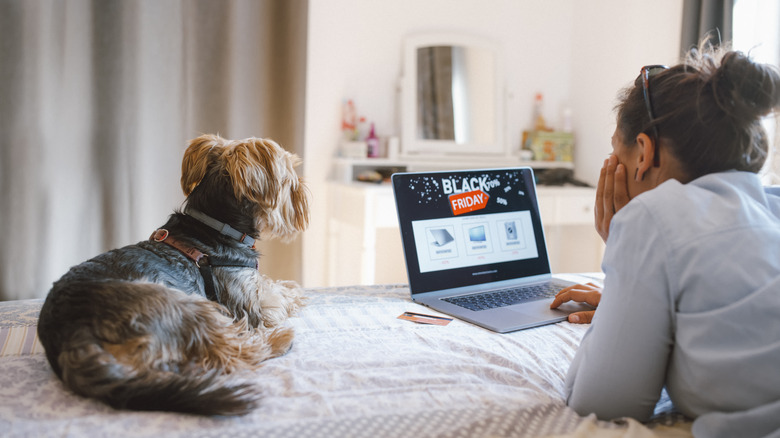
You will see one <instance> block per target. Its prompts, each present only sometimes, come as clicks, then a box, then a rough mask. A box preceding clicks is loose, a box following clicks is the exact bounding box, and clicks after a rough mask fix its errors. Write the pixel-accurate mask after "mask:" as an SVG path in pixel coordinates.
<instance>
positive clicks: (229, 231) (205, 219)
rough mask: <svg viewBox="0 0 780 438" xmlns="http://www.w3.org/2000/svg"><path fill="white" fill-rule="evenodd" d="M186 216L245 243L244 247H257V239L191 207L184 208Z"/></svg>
mask: <svg viewBox="0 0 780 438" xmlns="http://www.w3.org/2000/svg"><path fill="white" fill-rule="evenodd" d="M184 214H186V215H187V216H190V217H192V218H193V219H195V220H197V221H198V222H200V223H202V224H204V225H207V226H209V227H211V228H213V229H215V230H217V231H219V232H220V233H222V234H224V235H226V236H228V237H232V238H234V239H236V240H238V241H239V242H241V243H243V244H244V245H246V246H248V247H250V248H254V247H255V239H253V238H252V237H251V236H249V235H247V234H246V233H242V232H241V231H238V230H237V229H235V228H233V227H231V226H230V225H228V224H226V223H224V222H220V221H218V220H216V219H214V218H213V217H211V216H209V215H207V214H205V213H203V212H200V211H198V210H195V209H194V208H190V207H189V206H187V207H184Z"/></svg>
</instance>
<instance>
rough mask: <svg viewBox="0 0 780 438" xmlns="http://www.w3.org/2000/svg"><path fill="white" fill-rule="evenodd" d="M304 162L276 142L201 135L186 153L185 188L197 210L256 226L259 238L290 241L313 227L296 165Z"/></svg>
mask: <svg viewBox="0 0 780 438" xmlns="http://www.w3.org/2000/svg"><path fill="white" fill-rule="evenodd" d="M300 162H301V160H300V159H299V158H298V156H297V155H295V154H292V153H290V152H288V151H286V150H284V149H283V148H282V147H281V146H279V145H278V144H277V143H275V142H274V141H272V140H268V139H262V138H247V139H244V140H226V139H224V138H221V137H219V136H218V135H211V134H207V135H202V136H200V137H198V138H195V139H193V140H191V141H190V143H189V147H187V150H186V152H185V153H184V159H183V161H182V166H181V167H182V175H181V188H182V190H183V191H184V195H185V196H187V203H188V205H190V206H191V207H193V208H195V209H198V210H201V211H203V212H204V213H206V214H209V215H212V216H213V217H215V218H217V219H219V220H221V221H223V222H226V223H229V224H231V225H233V226H244V227H251V228H249V229H251V230H253V231H256V232H257V233H259V236H255V237H263V238H281V239H283V240H288V239H289V238H291V237H293V236H294V235H295V234H296V233H298V232H299V231H303V230H305V229H306V227H307V226H308V225H309V196H308V190H307V188H306V185H305V184H304V183H303V180H302V179H301V178H299V177H298V175H297V174H296V173H295V169H294V168H295V166H297V165H299V164H300ZM248 220H249V221H254V222H253V223H251V224H249V223H246V222H247V221H248Z"/></svg>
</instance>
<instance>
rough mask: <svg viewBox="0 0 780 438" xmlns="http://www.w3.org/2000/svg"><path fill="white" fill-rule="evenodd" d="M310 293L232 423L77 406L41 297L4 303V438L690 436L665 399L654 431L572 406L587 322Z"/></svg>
mask: <svg viewBox="0 0 780 438" xmlns="http://www.w3.org/2000/svg"><path fill="white" fill-rule="evenodd" d="M570 279H573V280H577V281H591V280H592V279H591V278H586V277H582V276H570ZM307 296H308V297H309V302H308V305H307V306H306V307H305V308H304V310H303V311H302V312H301V313H300V314H299V315H298V316H297V317H295V318H293V319H292V320H291V321H290V324H291V325H293V326H294V327H295V329H296V340H295V344H294V346H293V349H292V350H291V351H290V352H289V353H288V354H286V355H285V356H282V357H279V358H276V359H272V360H270V361H267V362H265V364H264V365H263V367H262V368H261V369H260V370H259V371H258V372H257V373H256V376H255V379H256V381H257V383H258V384H259V385H261V387H262V388H263V391H264V394H265V396H264V399H263V401H262V403H261V406H260V407H259V408H258V409H257V410H255V411H253V412H252V413H250V414H248V415H246V416H243V417H235V418H225V417H217V418H213V417H198V416H191V415H180V414H172V413H165V412H132V411H117V410H114V409H112V408H110V407H108V406H106V405H103V404H101V403H99V402H96V401H93V400H87V399H83V398H81V397H78V396H76V395H74V394H72V393H70V392H68V391H67V390H65V389H64V387H63V386H62V385H61V383H60V382H59V380H57V378H56V377H55V376H54V374H53V373H52V371H51V369H50V368H49V365H48V363H47V362H46V358H45V355H44V354H43V349H42V347H41V346H40V344H39V343H38V340H37V337H36V334H35V332H36V323H37V317H38V312H39V309H40V306H41V304H42V300H25V301H9V302H2V303H0V346H1V348H2V349H1V350H0V435H2V436H13V437H17V436H41V437H46V436H58V437H62V436H68V437H78V436H89V437H95V436H129V437H134V436H165V437H177V436H182V437H211V436H214V437H216V436H226V437H227V436H229V437H242V436H273V437H396V436H416V437H433V436H452V437H489V436H490V437H493V436H506V437H540V436H551V435H552V436H556V435H558V436H561V435H563V436H596V435H599V434H601V435H604V436H645V435H634V434H635V433H650V434H651V436H652V434H654V433H655V434H660V433H665V432H668V431H671V432H674V433H678V432H682V433H684V432H685V430H686V427H687V426H688V425H689V423H688V422H687V421H686V420H684V419H683V418H681V417H680V416H679V415H678V414H676V413H674V411H673V409H672V407H671V404H669V403H668V400H667V401H666V402H664V401H663V397H662V402H661V403H659V408H658V409H657V415H656V417H655V419H654V420H653V421H652V422H651V424H650V425H649V426H650V427H652V429H651V428H648V427H645V426H643V425H640V424H638V423H636V422H633V421H628V420H626V421H617V422H602V421H598V420H596V419H595V417H593V416H589V417H581V416H579V415H577V414H576V413H575V412H574V411H572V410H571V409H569V408H568V407H567V406H566V405H565V402H564V398H563V391H564V383H563V382H564V378H565V375H566V370H567V369H568V364H569V363H570V361H571V360H572V357H573V355H574V352H575V351H576V348H577V346H578V344H579V341H580V339H581V337H582V335H583V334H584V333H585V331H586V330H587V328H588V326H586V325H574V324H570V323H568V322H561V323H558V324H553V325H547V326H543V327H538V328H533V329H528V330H523V331H519V332H514V333H510V334H503V335H502V334H496V333H493V332H490V331H487V330H484V329H482V328H479V327H476V326H473V325H471V324H468V323H464V322H461V321H458V320H454V321H452V322H450V323H449V324H448V325H446V326H439V325H426V324H418V323H414V322H410V321H406V320H402V319H398V318H397V317H398V316H399V315H401V314H402V313H404V312H407V311H412V312H420V313H426V314H436V313H435V312H432V311H431V310H430V309H427V308H424V307H421V306H419V305H417V304H414V303H413V302H412V301H411V299H410V298H409V290H408V288H407V287H406V286H405V285H380V286H354V287H336V288H312V289H307ZM688 429H689V427H688ZM615 434H617V435H615ZM675 436H678V435H675Z"/></svg>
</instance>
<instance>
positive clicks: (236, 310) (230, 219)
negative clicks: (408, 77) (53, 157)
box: [38, 135, 309, 415]
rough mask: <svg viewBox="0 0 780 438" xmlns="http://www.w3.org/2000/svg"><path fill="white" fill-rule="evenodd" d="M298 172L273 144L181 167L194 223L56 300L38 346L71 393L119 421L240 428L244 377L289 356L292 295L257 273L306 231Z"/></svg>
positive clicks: (104, 259)
mask: <svg viewBox="0 0 780 438" xmlns="http://www.w3.org/2000/svg"><path fill="white" fill-rule="evenodd" d="M298 164H300V159H299V158H298V157H297V156H296V155H294V154H292V153H290V152H288V151H286V150H284V149H283V148H282V147H281V146H279V145H278V144H277V143H275V142H274V141H271V140H268V139H260V138H249V139H245V140H235V141H231V140H226V139H223V138H221V137H219V136H218V135H202V136H200V137H198V138H196V139H194V140H191V141H190V142H189V145H188V147H187V150H186V151H185V154H184V158H183V161H182V176H181V187H182V190H183V191H184V195H185V197H186V199H185V203H184V204H183V206H184V208H183V210H175V211H174V213H173V214H172V215H171V216H170V217H169V219H168V221H167V222H166V223H165V224H164V225H163V226H162V227H161V228H160V229H158V230H156V231H154V232H153V233H152V236H151V238H150V239H149V240H146V241H142V242H139V243H137V244H135V245H130V246H126V247H123V248H119V249H114V250H112V251H109V252H106V253H103V254H101V255H99V256H97V257H95V258H93V259H91V260H88V261H86V262H84V263H82V264H79V265H77V266H75V267H73V268H71V269H70V270H69V271H68V272H67V273H66V274H65V275H64V276H63V277H62V278H61V279H59V280H58V281H56V282H55V283H54V285H53V287H52V289H51V290H50V291H49V293H48V295H47V297H46V300H45V302H44V304H43V307H42V309H41V313H40V317H39V320H38V337H39V339H40V341H41V344H42V346H43V347H44V349H45V351H46V357H47V359H48V361H49V364H50V365H51V367H52V369H53V371H54V373H55V374H56V375H57V376H58V377H59V378H60V379H61V380H62V382H63V383H64V385H65V386H66V387H67V388H69V389H70V390H72V391H73V392H74V393H76V394H79V395H81V396H85V397H89V398H94V399H97V400H100V401H102V402H105V403H106V404H108V405H110V406H112V407H114V408H117V409H132V410H155V411H159V410H161V411H172V412H183V413H192V414H201V415H243V414H246V413H248V412H250V411H251V410H253V409H255V408H256V406H257V405H258V403H259V401H260V398H261V394H260V390H259V388H257V387H256V386H255V385H253V384H252V383H251V381H250V380H249V379H248V378H247V375H248V374H250V373H251V371H253V370H256V369H258V368H259V366H260V364H261V362H263V361H264V360H266V359H269V358H273V357H277V356H280V355H283V354H285V353H286V352H287V351H288V350H289V349H290V347H291V345H292V340H293V336H294V334H293V330H292V328H290V327H288V326H285V325H284V324H285V321H286V320H287V318H288V317H290V316H292V315H293V314H295V312H296V311H297V310H298V309H299V308H300V307H301V306H302V305H303V304H304V299H305V298H304V297H303V294H302V291H301V289H300V287H299V286H298V285H297V284H296V283H294V282H285V281H273V280H270V279H269V278H267V277H266V276H265V275H263V274H261V273H260V272H259V271H258V268H257V264H258V259H259V254H258V252H257V250H256V249H255V245H254V243H255V241H256V240H258V239H270V238H279V239H282V240H283V241H289V240H290V239H292V238H293V237H294V236H295V235H296V234H297V233H299V232H301V231H303V230H304V229H306V227H307V226H308V223H309V193H308V189H307V188H306V185H305V184H304V182H303V180H302V179H301V178H299V177H298V176H297V174H296V173H295V170H294V168H295V167H296V166H297V165H298Z"/></svg>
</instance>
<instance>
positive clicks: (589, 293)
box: [550, 283, 601, 324]
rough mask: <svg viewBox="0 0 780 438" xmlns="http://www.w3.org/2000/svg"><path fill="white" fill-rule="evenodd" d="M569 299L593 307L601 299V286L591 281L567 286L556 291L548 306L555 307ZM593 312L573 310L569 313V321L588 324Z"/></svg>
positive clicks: (596, 305)
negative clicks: (556, 293)
mask: <svg viewBox="0 0 780 438" xmlns="http://www.w3.org/2000/svg"><path fill="white" fill-rule="evenodd" d="M569 301H575V302H578V303H588V304H590V305H591V306H593V307H598V305H599V302H600V301H601V286H597V285H595V284H593V283H588V284H575V285H574V286H569V287H567V288H565V289H563V290H561V291H560V292H558V295H556V296H555V299H554V300H553V302H552V304H550V308H551V309H557V308H558V307H559V306H560V305H561V304H563V303H566V302H569ZM594 313H596V311H595V310H586V311H583V312H574V313H572V314H570V315H569V322H573V323H575V324H588V323H590V321H591V320H592V319H593V314H594Z"/></svg>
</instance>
